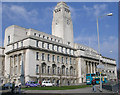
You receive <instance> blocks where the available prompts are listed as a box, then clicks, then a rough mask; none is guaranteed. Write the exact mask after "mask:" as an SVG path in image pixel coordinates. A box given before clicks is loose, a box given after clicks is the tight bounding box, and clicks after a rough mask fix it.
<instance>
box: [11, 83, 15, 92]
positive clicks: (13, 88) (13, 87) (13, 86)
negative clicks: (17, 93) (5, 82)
mask: <svg viewBox="0 0 120 95" xmlns="http://www.w3.org/2000/svg"><path fill="white" fill-rule="evenodd" d="M14 90H15V83H14V82H13V84H12V90H11V92H12V93H14Z"/></svg>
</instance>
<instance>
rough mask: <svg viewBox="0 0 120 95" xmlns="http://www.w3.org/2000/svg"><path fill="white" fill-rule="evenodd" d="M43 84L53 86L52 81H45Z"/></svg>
mask: <svg viewBox="0 0 120 95" xmlns="http://www.w3.org/2000/svg"><path fill="white" fill-rule="evenodd" d="M42 86H43V87H45V86H53V84H52V83H51V82H50V81H43V82H42Z"/></svg>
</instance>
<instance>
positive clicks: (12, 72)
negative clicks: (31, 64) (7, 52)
mask: <svg viewBox="0 0 120 95" xmlns="http://www.w3.org/2000/svg"><path fill="white" fill-rule="evenodd" d="M12 60H13V62H12V64H13V65H12V66H13V70H12V73H13V74H12V75H13V76H14V74H15V72H14V67H15V63H14V56H13V59H12Z"/></svg>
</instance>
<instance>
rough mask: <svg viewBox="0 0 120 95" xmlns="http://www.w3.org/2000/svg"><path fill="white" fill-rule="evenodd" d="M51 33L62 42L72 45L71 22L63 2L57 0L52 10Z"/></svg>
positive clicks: (67, 9) (69, 14)
mask: <svg viewBox="0 0 120 95" xmlns="http://www.w3.org/2000/svg"><path fill="white" fill-rule="evenodd" d="M52 35H55V36H57V37H60V38H62V39H63V41H64V44H68V45H70V46H72V47H73V24H72V19H71V13H70V10H69V7H68V6H67V4H66V3H65V2H59V3H58V4H57V6H56V7H55V9H54V11H53V21H52Z"/></svg>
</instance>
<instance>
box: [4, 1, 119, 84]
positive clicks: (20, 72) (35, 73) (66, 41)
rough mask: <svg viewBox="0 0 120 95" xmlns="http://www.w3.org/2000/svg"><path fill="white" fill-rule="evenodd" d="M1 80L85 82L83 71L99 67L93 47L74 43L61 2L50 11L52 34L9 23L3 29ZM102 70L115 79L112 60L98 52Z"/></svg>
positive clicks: (66, 13) (62, 82)
mask: <svg viewBox="0 0 120 95" xmlns="http://www.w3.org/2000/svg"><path fill="white" fill-rule="evenodd" d="M4 55H5V57H4V58H5V64H4V78H3V81H4V82H9V81H10V82H13V81H15V83H16V84H17V83H20V82H21V83H22V84H24V83H25V82H27V81H43V80H49V81H51V82H53V83H55V84H57V83H59V84H61V85H68V84H70V85H74V84H78V83H83V82H86V74H87V73H96V72H97V71H99V69H98V68H97V65H98V64H99V54H98V52H97V51H96V50H94V49H92V48H90V47H88V46H84V45H81V44H77V43H74V41H73V24H72V19H71V12H70V10H69V7H68V6H67V4H66V3H65V2H59V3H57V6H56V7H55V9H54V11H53V21H52V35H49V34H46V33H44V32H40V31H37V30H34V29H31V28H30V29H26V28H23V27H20V26H17V25H12V26H9V27H8V28H6V30H5V39H4ZM100 64H103V65H104V67H105V68H104V69H103V70H102V72H103V73H106V74H107V76H108V80H109V79H117V69H116V68H117V67H116V61H115V60H114V59H111V58H107V57H104V56H102V55H100Z"/></svg>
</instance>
